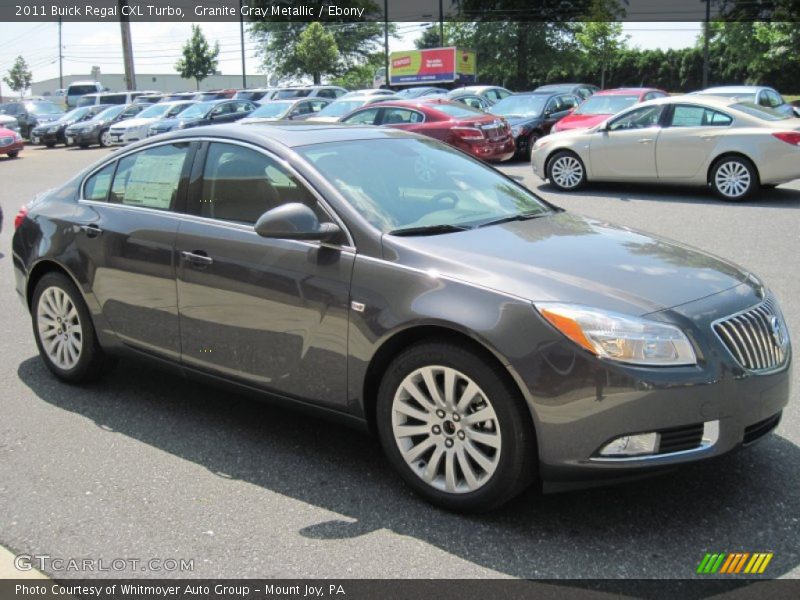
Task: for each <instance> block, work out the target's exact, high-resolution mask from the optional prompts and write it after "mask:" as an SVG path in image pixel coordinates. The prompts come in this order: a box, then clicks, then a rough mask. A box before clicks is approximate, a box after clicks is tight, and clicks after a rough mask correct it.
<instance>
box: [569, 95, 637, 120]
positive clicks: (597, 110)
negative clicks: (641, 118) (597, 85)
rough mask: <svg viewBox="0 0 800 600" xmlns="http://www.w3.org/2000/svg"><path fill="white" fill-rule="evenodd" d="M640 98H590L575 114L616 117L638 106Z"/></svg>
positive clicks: (595, 96)
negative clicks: (623, 111) (621, 112)
mask: <svg viewBox="0 0 800 600" xmlns="http://www.w3.org/2000/svg"><path fill="white" fill-rule="evenodd" d="M638 101H639V97H638V96H617V95H613V96H612V95H608V96H597V95H594V96H590V97H589V99H588V100H586V101H585V102H584V103H583V104H581V105H580V106H579V107H578V109H577V110H576V111H575V112H574V113H573V114H576V115H615V114H617V113H618V112H620V111H622V110H625V109H626V108H629V107H631V106H633V105H634V104H636V103H637V102H638Z"/></svg>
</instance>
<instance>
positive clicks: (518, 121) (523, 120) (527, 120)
mask: <svg viewBox="0 0 800 600" xmlns="http://www.w3.org/2000/svg"><path fill="white" fill-rule="evenodd" d="M489 114H490V115H493V116H494V117H496V118H498V119H505V120H506V121H508V124H509V125H510V126H511V127H514V126H516V125H527V124H533V123H539V122H540V121H541V120H542V116H541V115H536V116H533V117H504V116H503V115H495V114H494V113H489Z"/></svg>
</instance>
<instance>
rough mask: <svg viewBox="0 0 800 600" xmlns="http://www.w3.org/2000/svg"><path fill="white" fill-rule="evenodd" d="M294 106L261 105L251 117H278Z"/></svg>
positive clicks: (283, 104) (282, 104)
mask: <svg viewBox="0 0 800 600" xmlns="http://www.w3.org/2000/svg"><path fill="white" fill-rule="evenodd" d="M292 106H294V102H267V103H265V104H262V105H261V106H259V107H258V108H257V109H255V110H254V111H253V112H251V113H250V116H251V117H280V116H283V115H284V114H285V113H286V111H288V110H289V109H290V108H292Z"/></svg>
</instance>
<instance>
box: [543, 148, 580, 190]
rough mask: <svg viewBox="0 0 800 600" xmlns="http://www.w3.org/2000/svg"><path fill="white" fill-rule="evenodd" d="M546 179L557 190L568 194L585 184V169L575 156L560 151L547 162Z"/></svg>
mask: <svg viewBox="0 0 800 600" xmlns="http://www.w3.org/2000/svg"><path fill="white" fill-rule="evenodd" d="M547 178H548V179H549V180H550V183H552V184H553V185H554V186H556V187H557V188H558V189H559V190H563V191H565V192H569V191H572V190H577V189H578V188H580V187H581V186H582V185H583V184H584V183H585V182H586V169H585V168H584V166H583V162H582V161H581V159H580V158H578V156H577V155H576V154H574V153H573V152H569V151H567V150H562V151H560V152H556V154H555V155H554V156H553V157H552V158H551V159H550V160H549V161H548V163H547Z"/></svg>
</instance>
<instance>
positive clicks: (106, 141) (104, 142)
mask: <svg viewBox="0 0 800 600" xmlns="http://www.w3.org/2000/svg"><path fill="white" fill-rule="evenodd" d="M110 145H111V131H109V130H108V129H106V130H105V131H103V132H101V133H100V147H101V148H108V147H109V146H110Z"/></svg>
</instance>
